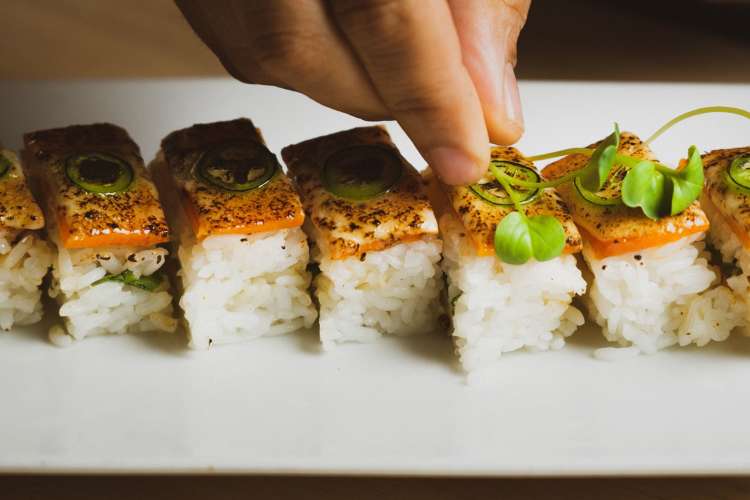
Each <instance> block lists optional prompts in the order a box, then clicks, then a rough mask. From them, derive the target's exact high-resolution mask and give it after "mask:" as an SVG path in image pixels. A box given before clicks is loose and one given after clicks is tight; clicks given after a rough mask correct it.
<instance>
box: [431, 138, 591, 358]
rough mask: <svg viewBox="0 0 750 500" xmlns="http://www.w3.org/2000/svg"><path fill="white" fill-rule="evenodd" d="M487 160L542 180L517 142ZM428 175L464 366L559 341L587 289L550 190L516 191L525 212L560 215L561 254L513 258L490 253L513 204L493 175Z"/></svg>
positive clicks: (562, 213) (573, 235) (561, 209)
mask: <svg viewBox="0 0 750 500" xmlns="http://www.w3.org/2000/svg"><path fill="white" fill-rule="evenodd" d="M491 162H492V164H493V165H495V166H496V167H498V168H501V169H503V170H504V171H505V172H507V173H509V174H510V175H513V176H514V177H521V178H524V179H527V180H530V181H538V180H540V176H539V174H538V172H537V170H536V168H535V167H534V164H533V163H531V162H529V161H528V160H526V159H525V158H524V157H523V155H521V153H519V152H518V151H517V150H516V149H515V148H512V147H494V148H492V151H491ZM426 177H427V179H428V181H429V184H430V198H431V199H432V200H433V205H434V206H435V209H436V210H437V212H438V214H439V224H440V233H441V234H442V236H443V240H444V248H443V263H442V266H443V269H444V271H445V274H446V276H447V279H448V289H447V303H448V308H449V311H450V314H451V319H452V335H453V339H454V343H455V346H456V351H457V353H458V355H459V358H460V361H461V365H462V367H463V368H464V369H465V370H466V371H467V372H470V373H471V372H474V371H475V370H480V369H482V368H484V367H486V366H489V365H491V364H493V363H494V362H495V361H496V360H498V359H499V358H500V357H501V355H502V353H504V352H509V351H515V350H518V349H527V350H531V351H546V350H549V349H560V348H561V347H563V346H564V345H565V338H566V337H568V336H570V335H571V334H572V333H573V332H574V331H575V330H576V329H577V328H578V327H579V326H580V325H582V324H583V322H584V318H583V314H582V313H581V312H580V311H579V310H578V309H576V308H575V307H574V306H573V305H572V304H571V302H572V300H573V298H574V297H575V296H576V295H582V294H583V293H584V292H585V290H586V282H585V281H584V279H583V277H582V276H581V272H580V270H579V269H578V267H577V265H576V257H575V254H576V253H577V252H579V251H580V250H581V236H580V234H579V233H578V229H577V228H576V226H575V224H574V223H573V221H572V219H571V216H570V213H569V212H568V209H567V207H566V206H565V204H564V203H563V202H562V200H561V199H560V197H559V195H558V194H557V193H556V192H555V190H554V189H552V188H547V189H530V190H524V191H522V192H521V193H520V194H521V195H522V197H523V198H522V204H523V207H524V210H525V213H526V214H527V215H528V216H535V215H548V216H552V217H555V218H556V219H557V220H558V221H560V223H561V224H562V227H563V230H564V232H565V247H564V250H563V253H562V255H560V256H558V257H555V258H553V259H550V260H545V261H541V262H540V261H537V260H534V259H531V260H529V261H527V262H526V263H525V264H520V265H512V264H508V263H505V262H503V261H502V260H501V259H499V258H498V257H497V256H496V255H495V246H494V234H495V228H496V227H497V226H498V224H499V223H500V222H501V221H502V220H503V219H504V218H505V217H506V216H507V215H508V214H510V213H511V212H512V211H513V210H514V206H513V203H512V201H511V200H510V199H509V197H508V195H507V193H506V192H505V190H504V189H503V188H502V186H501V185H500V184H499V183H498V182H497V181H496V180H495V178H494V176H493V175H492V174H491V173H490V172H488V173H487V174H486V175H485V177H484V178H483V179H481V180H480V181H479V182H478V183H477V184H474V185H471V186H448V185H444V184H442V183H440V182H439V181H438V180H437V179H435V177H434V176H432V175H431V174H430V173H428V174H427V175H426Z"/></svg>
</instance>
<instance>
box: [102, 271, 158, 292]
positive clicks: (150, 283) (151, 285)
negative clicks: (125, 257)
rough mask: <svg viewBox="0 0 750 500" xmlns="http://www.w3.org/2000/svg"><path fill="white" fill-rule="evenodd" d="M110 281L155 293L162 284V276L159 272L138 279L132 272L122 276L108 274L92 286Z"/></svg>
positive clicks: (125, 272) (121, 274)
mask: <svg viewBox="0 0 750 500" xmlns="http://www.w3.org/2000/svg"><path fill="white" fill-rule="evenodd" d="M108 281H119V282H120V283H124V284H126V285H130V286H134V287H136V288H140V289H141V290H146V291H147V292H153V291H154V290H156V289H157V288H158V287H159V285H161V282H162V275H161V273H159V272H158V271H157V272H155V273H154V274H152V275H150V276H141V277H140V278H136V277H135V274H133V272H132V271H130V270H127V271H123V272H121V273H120V274H108V275H106V276H105V277H103V278H102V279H100V280H96V281H94V282H93V283H92V284H91V286H96V285H101V284H102V283H106V282H108Z"/></svg>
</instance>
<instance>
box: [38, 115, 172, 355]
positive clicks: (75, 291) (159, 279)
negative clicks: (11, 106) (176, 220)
mask: <svg viewBox="0 0 750 500" xmlns="http://www.w3.org/2000/svg"><path fill="white" fill-rule="evenodd" d="M24 142H25V146H26V155H27V158H28V163H29V168H30V172H31V175H32V177H33V179H34V180H35V182H36V185H38V186H39V188H40V190H41V192H42V196H43V197H44V199H45V201H46V205H45V206H43V208H44V210H45V212H46V219H47V230H48V234H49V237H50V239H51V241H52V242H53V243H54V245H55V247H56V249H57V255H56V256H55V259H54V262H53V266H52V283H51V285H50V290H49V294H50V296H52V297H55V298H56V299H57V300H58V302H59V303H60V316H61V318H62V319H63V320H64V323H65V329H64V330H63V329H62V328H60V326H59V325H57V326H55V327H53V328H52V329H50V339H51V340H52V341H53V342H54V343H57V344H66V343H69V342H70V341H71V340H73V339H76V340H80V339H83V338H85V337H88V336H90V335H99V334H107V333H117V334H121V333H131V332H149V331H165V332H172V331H174V329H175V326H176V321H175V320H174V318H173V317H172V297H171V295H170V293H169V281H168V280H167V279H166V277H165V276H164V274H163V273H162V272H161V268H162V266H163V265H164V262H165V258H166V256H167V250H166V249H165V248H163V247H162V246H160V245H161V244H163V243H165V242H166V241H167V240H168V239H169V230H168V227H167V222H166V219H165V217H164V212H163V211H162V207H161V204H160V203H159V197H158V194H157V191H156V187H155V186H154V184H153V182H152V181H151V178H150V175H149V174H148V172H147V171H146V169H145V168H144V165H143V160H142V159H141V155H140V152H139V149H138V146H137V145H136V144H135V143H134V142H133V140H132V139H131V138H130V136H129V135H128V134H127V132H126V131H125V130H123V129H122V128H120V127H117V126H115V125H111V124H95V125H76V126H71V127H65V128H57V129H50V130H41V131H37V132H31V133H28V134H26V135H25V136H24ZM66 334H67V335H66Z"/></svg>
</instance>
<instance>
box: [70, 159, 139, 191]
mask: <svg viewBox="0 0 750 500" xmlns="http://www.w3.org/2000/svg"><path fill="white" fill-rule="evenodd" d="M65 175H66V176H67V177H68V179H70V182H72V183H73V184H75V185H76V186H78V187H80V188H81V189H85V190H86V191H89V192H90V193H97V194H115V193H120V192H122V191H125V190H126V189H127V188H128V187H130V184H131V183H132V182H133V177H134V174H133V167H131V166H130V164H128V163H127V162H125V161H124V160H121V159H120V158H117V157H116V156H112V155H110V154H106V153H83V154H79V155H74V156H71V157H70V158H68V159H67V161H66V162H65Z"/></svg>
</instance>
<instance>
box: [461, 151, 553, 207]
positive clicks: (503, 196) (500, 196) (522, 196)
mask: <svg viewBox="0 0 750 500" xmlns="http://www.w3.org/2000/svg"><path fill="white" fill-rule="evenodd" d="M490 163H492V165H493V166H494V167H496V168H497V169H498V170H500V171H501V172H502V173H504V174H505V175H507V176H509V177H513V178H514V179H518V180H519V181H523V182H541V179H542V178H541V176H540V175H539V173H538V172H537V171H536V170H534V169H533V168H531V167H527V166H526V165H522V164H520V163H515V162H512V161H506V160H492V161H491V162H490ZM511 184H512V183H511ZM513 188H514V191H515V192H516V193H517V194H518V200H519V201H520V202H521V203H522V204H525V203H530V202H532V201H534V199H535V198H536V197H537V196H538V195H539V192H540V191H541V190H540V189H539V188H530V187H524V186H518V185H514V186H513ZM469 189H470V190H471V191H472V192H473V193H474V194H475V195H477V196H479V197H480V198H481V199H483V200H484V201H486V202H488V203H492V204H493V205H499V206H511V205H513V200H511V199H510V196H508V193H507V192H506V191H505V189H504V188H503V186H502V185H501V184H500V182H498V180H497V179H482V180H480V181H479V182H478V183H476V184H472V185H471V186H469Z"/></svg>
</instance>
